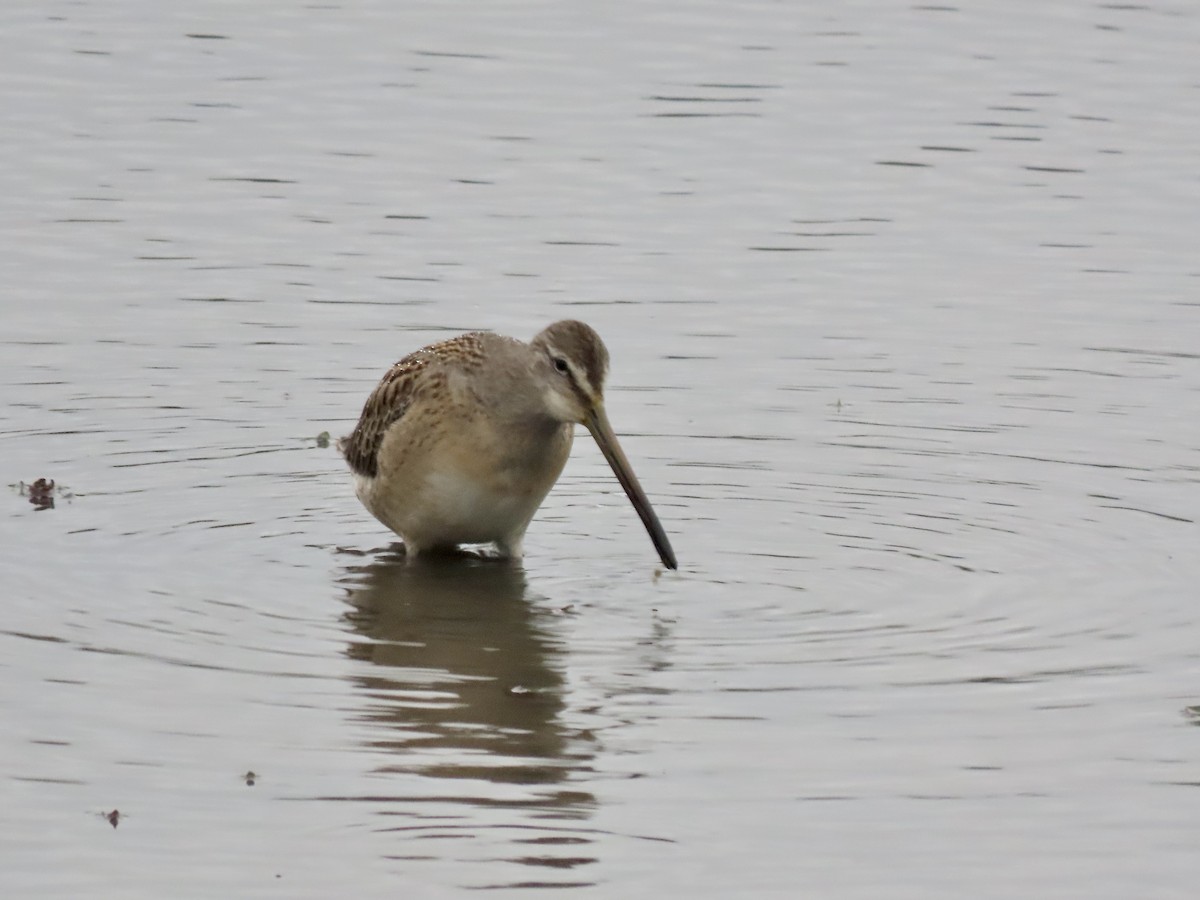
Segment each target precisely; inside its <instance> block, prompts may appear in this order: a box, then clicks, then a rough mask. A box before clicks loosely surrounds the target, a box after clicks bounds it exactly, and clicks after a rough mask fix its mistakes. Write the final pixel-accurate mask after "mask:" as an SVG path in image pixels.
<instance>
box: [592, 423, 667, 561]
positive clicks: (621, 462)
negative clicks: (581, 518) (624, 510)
mask: <svg viewBox="0 0 1200 900" xmlns="http://www.w3.org/2000/svg"><path fill="white" fill-rule="evenodd" d="M585 424H586V425H587V428H588V431H590V432H591V433H592V437H594V438H595V439H596V443H597V444H598V445H599V446H600V452H601V453H603V454H604V458H605V459H607V460H608V464H609V465H610V466H612V470H613V474H614V475H616V476H617V481H619V482H621V487H623V488H624V489H625V495H626V496H627V497H629V502H630V503H632V504H633V508H634V509H636V510H637V514H638V516H639V517H640V518H641V520H642V524H643V525H645V526H646V531H647V532H649V534H650V540H652V541H653V542H654V549H655V550H657V551H658V556H659V559H661V560H662V563H663V565H664V566H666V567H667V568H668V569H677V568H679V566H678V564H677V563H676V562H675V551H674V550H672V549H671V542H670V541H669V540H667V533H666V532H665V531H663V527H662V523H661V522H659V521H658V516H656V515H655V514H654V507H652V506H651V505H650V500H649V499H648V498H647V497H646V492H645V491H643V490H642V486H641V485H640V484H639V483H638V480H637V476H636V475H634V474H633V467H632V466H630V465H629V460H628V459H627V458H626V457H625V451H624V450H622V449H621V445H620V444H619V443H617V436H616V434H614V433H613V430H612V426H611V425H610V424H609V423H608V414H607V413H606V412H605V411H604V407H603V406H598V407H597V408H596V409H593V410H592V411H591V413H590V414H589V415H588V418H587V422H586V423H585Z"/></svg>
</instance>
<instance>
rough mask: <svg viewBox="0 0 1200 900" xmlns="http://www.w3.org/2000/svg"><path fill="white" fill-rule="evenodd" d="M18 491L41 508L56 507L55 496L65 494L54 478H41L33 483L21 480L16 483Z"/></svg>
mask: <svg viewBox="0 0 1200 900" xmlns="http://www.w3.org/2000/svg"><path fill="white" fill-rule="evenodd" d="M16 488H17V493H19V494H20V495H21V496H22V497H28V498H29V502H30V503H32V504H33V505H34V506H36V507H37V508H38V509H39V510H41V509H54V498H55V496H57V495H62V494H64V492H63V491H61V490H59V489H58V488H57V487H56V486H55V484H54V479H53V478H39V479H38V480H37V481H35V482H34V483H33V484H26V483H25V482H23V481H21V482H18V483H17V485H16Z"/></svg>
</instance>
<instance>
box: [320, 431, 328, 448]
mask: <svg viewBox="0 0 1200 900" xmlns="http://www.w3.org/2000/svg"><path fill="white" fill-rule="evenodd" d="M317 446H318V447H320V448H321V449H322V450H324V449H325V448H326V447H328V446H329V432H328V431H322V432H321V433H320V434H318V435H317Z"/></svg>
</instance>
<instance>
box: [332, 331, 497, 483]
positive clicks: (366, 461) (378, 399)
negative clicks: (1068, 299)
mask: <svg viewBox="0 0 1200 900" xmlns="http://www.w3.org/2000/svg"><path fill="white" fill-rule="evenodd" d="M482 360H483V341H482V339H481V334H480V332H470V333H468V334H460V335H459V336H458V337H454V338H450V339H449V340H445V341H439V342H438V343H436V344H430V345H429V346H428V347H423V348H422V349H420V350H417V351H414V352H413V353H410V354H408V356H406V357H404V358H403V359H401V360H400V361H399V362H397V363H396V364H395V365H394V366H392V367H391V368H390V369H388V371H387V372H386V373H385V374H384V376H383V378H381V379H380V381H379V384H378V385H376V386H375V390H373V391H372V392H371V394H370V396H369V397H367V402H366V403H365V404H363V410H362V415H360V416H359V419H358V424H357V425H355V426H354V431H352V432H351V433H350V434H349V435H348V436H346V437H344V438H342V439H341V440H340V441H339V442H338V449H339V450H341V451H342V455H343V456H345V457H346V462H347V463H349V465H350V469H351V471H353V472H354V473H355V474H357V475H365V476H367V477H370V478H374V477H375V475H376V474H378V472H379V447H380V445H382V444H383V437H384V435H385V434H387V430H388V429H389V428H390V427H391V426H392V425H394V424H395V423H396V422H398V421H400V419H401V418H402V417H403V416H404V414H405V413H406V412H407V411H408V409H409V407H411V406H412V404H413V401H414V400H415V399H416V397H417V395H418V393H419V391H420V390H421V385H422V383H423V382H424V381H425V380H426V379H425V376H426V370H427V369H429V367H430V366H435V365H438V364H441V363H448V362H455V363H458V364H459V365H460V366H462V367H464V368H467V369H470V368H474V367H475V366H477V365H479V363H480V362H481V361H482ZM436 383H438V384H444V379H438V380H437V382H436Z"/></svg>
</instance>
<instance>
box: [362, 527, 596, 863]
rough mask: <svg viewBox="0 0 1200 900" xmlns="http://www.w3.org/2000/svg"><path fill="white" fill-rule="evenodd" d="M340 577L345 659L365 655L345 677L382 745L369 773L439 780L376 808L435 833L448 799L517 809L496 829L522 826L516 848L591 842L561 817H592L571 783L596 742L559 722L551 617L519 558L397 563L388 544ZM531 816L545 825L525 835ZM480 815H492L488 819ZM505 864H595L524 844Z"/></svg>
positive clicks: (559, 682)
mask: <svg viewBox="0 0 1200 900" xmlns="http://www.w3.org/2000/svg"><path fill="white" fill-rule="evenodd" d="M344 584H345V585H346V586H347V588H348V589H349V593H348V597H347V601H348V602H349V604H350V607H351V609H350V610H349V611H348V612H347V613H346V620H347V621H348V622H349V623H350V625H351V626H352V628H353V630H354V632H355V633H356V634H355V639H354V640H353V641H352V642H351V644H350V647H349V651H348V652H349V655H350V656H351V657H353V658H354V659H358V660H363V661H365V662H370V663H374V664H375V665H374V666H373V667H372V668H371V669H369V670H365V671H362V672H361V673H360V674H358V675H357V676H356V677H355V682H356V683H357V685H358V687H359V688H360V689H361V692H362V695H363V710H362V714H361V717H360V718H361V721H363V722H366V723H368V724H369V725H370V726H371V727H370V729H369V734H368V739H367V744H368V746H369V747H371V748H372V749H373V750H376V751H388V756H387V757H386V759H385V760H384V762H383V763H382V764H381V765H380V766H378V767H377V769H376V772H377V773H379V774H387V773H412V774H419V775H422V776H425V777H427V778H431V779H437V783H436V784H434V785H432V790H430V791H426V790H419V791H417V792H415V793H413V792H411V791H405V794H406V796H403V797H396V796H394V795H393V796H392V797H390V798H388V799H390V800H394V801H395V802H397V803H401V804H403V808H402V809H390V810H388V812H390V813H395V814H399V815H412V816H414V817H417V818H425V817H429V818H436V819H438V826H437V827H438V828H439V830H440V831H442V832H443V833H444V831H445V829H446V828H447V827H449V826H448V822H447V821H446V818H447V814H449V816H450V818H451V819H453V818H456V816H455V814H454V813H453V812H451V810H450V809H448V808H447V804H449V805H450V806H454V805H459V806H465V807H469V808H474V809H478V808H481V807H486V808H490V809H513V810H526V811H528V812H529V813H530V815H527V816H523V817H520V818H518V819H515V820H511V822H510V825H501V826H500V827H514V828H518V829H520V831H519V838H518V840H519V841H520V843H522V844H531V843H532V844H541V845H546V844H551V845H563V844H566V845H575V846H573V847H571V848H570V849H571V852H572V853H573V854H577V852H578V851H579V850H581V849H582V848H581V847H579V846H578V845H579V844H586V843H589V842H590V840H589V839H588V838H587V837H586V835H585V833H583V832H580V831H576V830H575V829H573V828H571V827H570V826H568V825H567V824H566V823H565V822H563V821H562V820H564V819H565V820H579V819H586V818H588V817H589V816H590V814H591V810H592V808H593V806H594V803H595V798H594V797H593V796H592V794H590V793H588V792H585V791H580V790H577V789H575V788H573V787H570V786H569V784H570V781H571V779H572V775H573V774H575V773H579V772H581V771H586V770H587V767H588V765H589V761H590V760H591V759H592V758H593V756H594V748H593V747H592V745H591V740H590V739H589V738H587V737H586V736H583V735H579V734H573V733H571V732H570V731H569V730H568V729H567V728H566V727H565V726H564V725H563V723H562V722H561V720H560V718H559V716H560V713H561V712H562V710H563V708H564V701H563V674H562V668H563V664H564V661H563V650H562V648H561V646H560V642H559V639H558V637H557V636H556V635H555V634H554V627H553V626H554V622H555V614H554V613H553V612H552V611H550V610H548V609H541V608H539V607H538V606H537V605H536V604H535V603H531V601H530V599H529V597H528V595H527V588H526V583H525V573H524V570H523V569H522V568H521V566H520V564H519V563H518V562H513V561H498V560H487V559H464V558H462V557H458V558H453V559H439V558H436V557H430V558H428V559H421V560H406V559H405V558H404V555H403V552H402V550H400V551H399V552H388V553H385V554H383V555H380V556H378V557H376V558H375V559H374V560H373V561H372V562H370V563H368V564H366V565H361V566H352V567H350V568H349V569H348V570H347V572H346V575H345V578H344ZM464 781H466V782H469V784H470V788H469V789H468V790H469V793H468V794H464V793H463V790H462V788H463V787H465V784H464ZM514 786H516V787H517V788H518V789H517V790H514ZM409 787H411V783H410V784H409ZM378 799H384V798H378ZM423 805H424V806H425V808H424V809H422V806H423ZM430 805H433V807H434V808H431V807H430ZM459 812H461V814H462V815H461V818H462V824H461V827H463V828H468V829H469V828H472V827H478V821H479V819H478V817H477V816H476V817H472V816H471V815H470V814H469V813H468V811H467V810H465V809H464V810H459ZM548 819H549V820H558V824H557V825H556V826H555V825H552V824H551V822H548V821H547V820H548ZM531 820H536V822H539V823H544V826H537V825H533V827H534V831H533V832H530V831H529V829H530V827H531V824H532V822H531ZM473 821H474V822H475V823H476V825H475V826H473V825H472V822H473ZM507 821H509V820H506V822H507ZM488 822H489V826H488V827H495V826H496V824H497V823H496V822H495V819H494V817H491V816H489V817H488ZM542 827H544V828H545V832H544V833H543V834H539V833H538V832H539V831H540V830H541V829H542ZM541 849H543V850H548V849H553V848H551V847H545V846H543V847H542V848H541ZM558 849H560V850H561V849H567V848H564V847H561V846H560V847H559V848H558ZM514 861H518V862H526V863H532V864H535V865H548V866H553V867H556V868H571V867H573V866H575V865H580V864H586V863H589V862H593V860H592V859H591V858H588V857H580V856H578V855H572V856H559V855H555V856H539V855H536V854H535V855H533V856H530V857H527V858H521V859H517V860H514ZM556 883H561V882H556Z"/></svg>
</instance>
